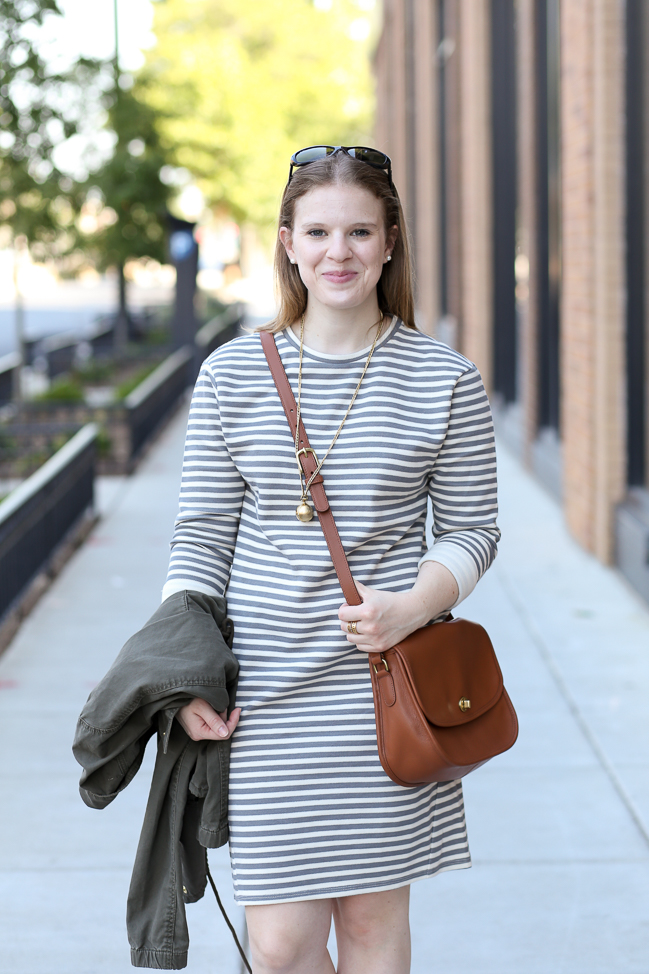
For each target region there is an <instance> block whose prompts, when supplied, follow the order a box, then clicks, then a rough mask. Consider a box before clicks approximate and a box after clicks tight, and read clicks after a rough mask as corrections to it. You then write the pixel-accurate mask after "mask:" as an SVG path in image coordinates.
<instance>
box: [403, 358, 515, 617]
mask: <svg viewBox="0 0 649 974" xmlns="http://www.w3.org/2000/svg"><path fill="white" fill-rule="evenodd" d="M429 496H430V499H431V502H432V510H433V537H434V539H435V542H434V544H433V546H432V547H431V548H430V549H429V550H428V551H427V552H426V554H425V555H424V557H423V558H422V559H421V561H420V562H419V564H420V566H421V565H422V564H423V563H424V562H425V561H437V562H439V563H440V564H442V565H444V566H445V567H446V568H448V569H449V571H450V572H451V573H452V574H453V575H454V577H455V579H456V581H457V584H458V588H459V593H460V594H459V597H458V599H457V601H456V603H455V604H456V605H458V604H459V603H460V602H461V601H462V600H463V599H465V598H466V597H467V595H469V594H470V593H471V592H472V591H473V589H474V588H475V586H476V584H477V582H478V581H479V579H480V577H481V576H482V575H483V574H484V573H485V572H486V570H487V569H488V568H489V566H490V565H491V563H492V562H493V560H494V558H495V557H496V546H497V544H498V541H499V539H500V531H499V529H498V527H497V524H496V517H497V514H498V500H497V484H496V449H495V443H494V433H493V422H492V418H491V410H490V408H489V402H488V400H487V395H486V393H485V390H484V386H483V384H482V378H481V376H480V373H479V372H478V370H477V369H476V368H475V366H474V367H473V368H471V369H469V370H468V371H466V372H464V373H463V374H462V375H461V376H460V377H459V378H458V380H457V382H456V384H455V389H454V391H453V397H452V400H451V409H450V415H449V421H448V430H447V433H446V437H445V439H444V443H443V445H442V448H441V450H440V451H439V454H438V456H437V460H436V462H435V466H434V468H433V471H432V474H431V476H430V478H429Z"/></svg>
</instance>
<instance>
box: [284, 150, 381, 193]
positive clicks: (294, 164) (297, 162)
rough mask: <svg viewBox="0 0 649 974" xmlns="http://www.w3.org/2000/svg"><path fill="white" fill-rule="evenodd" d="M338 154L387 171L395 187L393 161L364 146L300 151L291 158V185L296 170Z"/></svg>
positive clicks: (289, 178) (289, 176) (289, 175)
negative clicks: (343, 154) (340, 153)
mask: <svg viewBox="0 0 649 974" xmlns="http://www.w3.org/2000/svg"><path fill="white" fill-rule="evenodd" d="M337 152H345V153H346V154H347V155H348V156H351V158H352V159H358V161H359V162H366V163H367V165H368V166H372V167H373V168H374V169H383V170H385V171H386V172H387V174H388V179H389V180H390V186H393V184H392V161H391V159H390V157H389V156H386V154H385V152H380V151H379V149H368V148H367V146H364V145H310V146H309V147H308V148H306V149H299V150H298V151H297V152H294V153H293V155H292V156H291V168H290V170H289V174H288V181H289V183H290V181H291V179H292V178H293V170H294V169H299V168H300V166H308V165H309V163H310V162H317V161H318V160H319V159H326V158H327V156H333V155H335V154H336V153H337ZM393 188H394V187H393Z"/></svg>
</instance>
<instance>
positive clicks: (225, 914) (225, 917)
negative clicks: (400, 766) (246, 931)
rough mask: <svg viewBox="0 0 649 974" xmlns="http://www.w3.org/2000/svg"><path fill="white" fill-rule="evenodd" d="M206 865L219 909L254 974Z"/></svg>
mask: <svg viewBox="0 0 649 974" xmlns="http://www.w3.org/2000/svg"><path fill="white" fill-rule="evenodd" d="M205 865H206V869H207V878H208V879H209V881H210V886H211V887H212V889H213V890H214V895H215V896H216V902H217V903H218V904H219V910H220V911H221V913H222V914H223V919H224V920H225V922H226V923H227V925H228V927H229V928H230V933H231V934H232V936H233V937H234V942H235V944H236V945H237V950H238V951H239V953H240V954H241V960H242V961H243V963H244V964H245V965H246V970H247V971H248V974H252V967H251V966H250V964H249V963H248V958H247V957H246V954H245V951H244V949H243V947H242V946H241V944H240V943H239V938H238V937H237V931H236V930H235V929H234V927H233V926H232V924H231V923H230V918H229V916H228V915H227V913H226V912H225V909H224V907H223V903H221V897H220V896H219V891H218V890H217V888H216V884H215V883H214V880H213V879H212V873H211V872H210V867H209V865H207V863H206V864H205Z"/></svg>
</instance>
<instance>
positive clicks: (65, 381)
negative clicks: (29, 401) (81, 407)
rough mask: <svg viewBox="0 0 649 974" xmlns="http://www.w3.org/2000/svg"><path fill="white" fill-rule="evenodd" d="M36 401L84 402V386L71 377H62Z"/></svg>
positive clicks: (37, 397)
mask: <svg viewBox="0 0 649 974" xmlns="http://www.w3.org/2000/svg"><path fill="white" fill-rule="evenodd" d="M36 399H37V400H38V401H39V402H83V399H84V395H83V386H82V385H81V383H80V382H78V381H77V380H75V379H73V378H72V377H71V376H69V375H65V376H61V377H60V378H58V379H55V380H54V382H53V383H52V385H51V386H50V388H49V389H48V390H47V392H43V393H41V394H40V396H36Z"/></svg>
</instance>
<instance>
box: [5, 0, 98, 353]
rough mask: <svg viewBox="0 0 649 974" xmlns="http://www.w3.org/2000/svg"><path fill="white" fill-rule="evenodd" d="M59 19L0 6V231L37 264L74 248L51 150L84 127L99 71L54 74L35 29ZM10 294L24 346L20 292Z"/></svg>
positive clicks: (14, 0) (94, 67)
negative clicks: (86, 95)
mask: <svg viewBox="0 0 649 974" xmlns="http://www.w3.org/2000/svg"><path fill="white" fill-rule="evenodd" d="M60 14H61V11H60V10H59V7H58V5H57V3H56V0H0V226H2V227H3V228H5V234H6V235H8V237H9V240H11V241H13V242H14V244H16V243H17V244H18V245H26V246H28V247H29V248H30V249H31V251H32V255H33V256H34V257H35V258H36V259H44V258H45V257H47V256H49V255H55V256H56V255H57V254H59V255H60V254H61V253H63V252H65V251H66V249H68V248H70V247H71V246H72V244H73V239H74V234H73V229H74V217H75V213H74V208H73V206H72V200H73V189H74V187H73V182H72V180H71V179H70V178H69V176H67V175H66V174H65V173H63V172H62V171H61V170H60V168H59V167H58V166H57V165H56V164H55V157H56V149H57V148H58V147H59V146H60V145H61V144H62V143H64V142H65V141H66V140H67V139H69V138H71V137H72V136H73V135H75V134H76V133H77V131H78V130H79V127H80V125H82V121H83V115H84V100H83V94H84V93H86V92H87V91H88V88H89V87H90V86H91V85H92V84H93V83H94V79H95V78H96V75H97V71H98V68H99V65H98V62H96V61H91V60H88V59H85V58H80V59H79V60H77V61H76V62H75V63H74V64H73V65H71V66H70V67H67V68H66V69H65V70H56V69H54V68H53V67H52V66H51V64H50V63H48V62H47V61H46V59H45V58H44V57H43V55H42V53H41V52H40V51H39V48H38V44H37V43H36V38H37V34H38V28H40V27H41V26H42V24H43V22H44V20H45V18H46V17H48V16H57V15H59V16H60ZM15 251H17V247H16V246H15ZM16 294H17V298H16V301H17V304H16V331H17V333H18V339H19V343H20V344H21V345H22V341H23V336H22V301H21V296H20V294H19V291H18V289H17V291H16Z"/></svg>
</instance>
